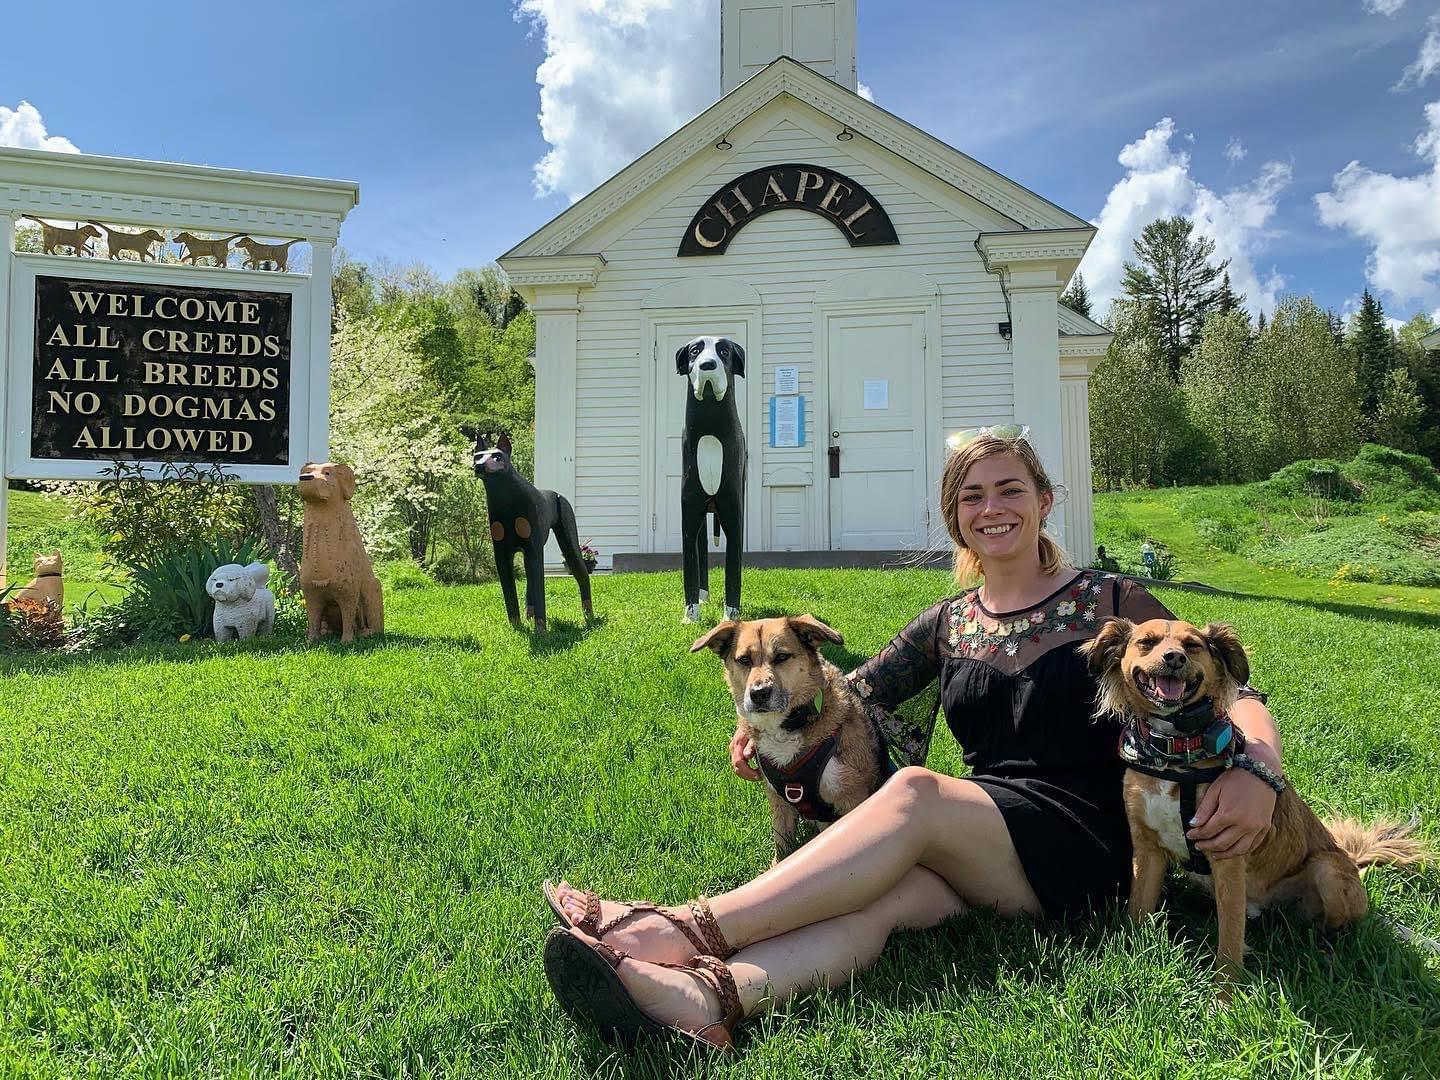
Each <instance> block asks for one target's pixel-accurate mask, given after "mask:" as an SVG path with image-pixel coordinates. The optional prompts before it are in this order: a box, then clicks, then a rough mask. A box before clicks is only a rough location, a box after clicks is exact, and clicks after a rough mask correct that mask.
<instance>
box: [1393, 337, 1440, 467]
mask: <svg viewBox="0 0 1440 1080" xmlns="http://www.w3.org/2000/svg"><path fill="white" fill-rule="evenodd" d="M1434 331H1435V321H1434V320H1433V319H1431V318H1430V316H1428V315H1424V314H1421V315H1416V316H1415V317H1414V318H1413V319H1411V320H1410V321H1409V322H1408V323H1406V324H1405V325H1404V326H1402V327H1401V328H1400V332H1399V333H1398V334H1396V335H1395V337H1396V348H1397V349H1398V350H1399V354H1400V363H1401V364H1403V365H1404V367H1405V370H1406V371H1408V372H1409V373H1410V377H1411V378H1412V379H1414V380H1415V390H1416V393H1418V394H1419V395H1420V399H1421V400H1422V401H1423V402H1424V405H1425V411H1424V413H1423V414H1422V416H1421V417H1420V421H1419V423H1418V424H1417V431H1416V436H1415V442H1416V448H1417V450H1418V452H1419V453H1422V454H1424V455H1425V456H1427V457H1428V458H1429V459H1430V460H1431V461H1433V462H1435V463H1436V465H1437V466H1440V352H1435V351H1432V350H1429V349H1427V348H1425V346H1424V345H1422V344H1421V343H1420V341H1421V339H1422V338H1424V337H1425V336H1426V335H1427V334H1431V333H1433V332H1434Z"/></svg>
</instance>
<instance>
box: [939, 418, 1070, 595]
mask: <svg viewBox="0 0 1440 1080" xmlns="http://www.w3.org/2000/svg"><path fill="white" fill-rule="evenodd" d="M1000 454H1013V455H1014V456H1015V457H1016V458H1017V459H1019V461H1020V464H1022V465H1023V466H1025V471H1026V472H1028V473H1029V474H1030V480H1031V482H1032V483H1034V485H1035V491H1036V493H1037V494H1038V495H1039V496H1040V497H1041V498H1044V497H1045V496H1046V495H1048V496H1050V498H1051V499H1052V500H1053V499H1054V498H1055V485H1054V484H1052V483H1051V482H1050V477H1049V475H1048V474H1047V473H1046V472H1045V466H1044V465H1042V464H1041V463H1040V455H1038V454H1037V453H1035V448H1034V447H1033V446H1031V445H1030V443H1029V442H1028V441H1026V439H1025V438H1024V437H1023V436H1022V437H1020V438H1017V439H1001V438H997V437H996V436H994V435H980V436H978V437H977V438H975V439H973V440H971V441H970V442H968V443H966V444H965V445H964V446H962V447H960V449H958V450H956V451H955V452H954V453H953V454H951V455H950V458H949V460H948V461H946V462H945V471H944V473H942V474H941V477H940V514H941V516H942V517H944V519H945V529H946V531H947V532H949V534H950V539H951V541H953V543H954V545H955V580H956V581H957V582H958V583H959V585H960V587H961V588H964V589H968V588H969V587H970V586H972V585H974V584H975V583H976V582H978V581H980V580H981V579H982V578H983V577H984V576H985V568H984V566H982V565H981V563H980V556H978V555H976V554H975V552H974V551H973V550H972V549H971V548H969V547H967V546H966V544H965V538H964V537H963V536H961V535H960V524H959V510H960V496H961V493H962V490H963V489H962V485H963V484H964V483H965V476H966V474H967V473H969V472H970V469H971V467H972V466H974V465H976V464H977V463H979V462H981V461H984V460H985V459H986V458H991V457H996V456H998V455H1000ZM1051 506H1052V508H1053V506H1054V503H1053V502H1052V503H1051ZM1070 565H1072V564H1071V562H1070V557H1069V556H1068V555H1066V554H1065V549H1064V548H1062V547H1061V546H1060V545H1059V543H1058V542H1056V540H1055V538H1054V537H1052V536H1051V535H1050V534H1049V533H1047V532H1045V530H1044V527H1043V526H1042V527H1041V530H1040V572H1041V573H1042V574H1045V575H1047V576H1049V575H1051V574H1057V573H1059V572H1060V571H1061V570H1063V569H1065V568H1066V567H1067V566H1070Z"/></svg>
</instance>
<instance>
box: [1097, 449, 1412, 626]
mask: <svg viewBox="0 0 1440 1080" xmlns="http://www.w3.org/2000/svg"><path fill="white" fill-rule="evenodd" d="M1095 520H1096V540H1097V542H1098V543H1100V544H1104V545H1105V547H1106V550H1107V552H1108V553H1109V554H1111V555H1112V556H1115V557H1117V558H1119V559H1120V561H1121V563H1122V564H1126V565H1127V566H1128V567H1132V568H1133V567H1136V565H1137V564H1138V562H1139V547H1140V544H1141V543H1142V542H1143V541H1144V540H1146V539H1147V538H1148V539H1151V540H1154V541H1160V542H1162V543H1164V544H1165V545H1166V547H1167V548H1168V549H1169V551H1170V552H1171V554H1173V555H1174V556H1175V559H1176V563H1177V567H1178V575H1177V576H1178V578H1179V579H1181V580H1192V581H1200V582H1203V583H1205V584H1207V585H1212V586H1214V587H1216V588H1219V589H1224V590H1226V591H1231V592H1236V593H1242V594H1248V595H1255V596H1287V597H1291V598H1294V599H1304V600H1314V601H1321V602H1328V603H1340V604H1352V605H1361V606H1373V607H1381V608H1387V609H1393V610H1401V611H1412V612H1416V613H1424V612H1436V611H1440V588H1436V586H1440V476H1437V474H1436V472H1435V470H1434V469H1433V468H1431V467H1430V465H1429V463H1428V462H1426V461H1425V460H1424V459H1423V458H1418V457H1414V456H1412V455H1407V454H1400V453H1398V452H1396V451H1393V450H1388V449H1385V448H1382V447H1374V446H1367V447H1365V448H1364V449H1363V450H1362V451H1361V452H1360V454H1358V455H1357V456H1356V457H1355V458H1354V459H1352V460H1351V461H1348V462H1336V461H1307V462H1297V463H1296V464H1294V465H1291V466H1289V467H1287V468H1286V469H1282V470H1281V471H1280V472H1278V473H1276V474H1275V475H1274V476H1273V477H1272V478H1271V479H1269V480H1266V481H1264V482H1262V483H1258V484H1248V485H1241V486H1234V487H1192V488H1165V489H1157V490H1151V491H1134V492H1106V493H1099V494H1097V495H1096V496H1095Z"/></svg>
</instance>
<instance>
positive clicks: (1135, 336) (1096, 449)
mask: <svg viewBox="0 0 1440 1080" xmlns="http://www.w3.org/2000/svg"><path fill="white" fill-rule="evenodd" d="M1110 319H1111V329H1112V330H1113V331H1114V332H1115V340H1114V341H1113V342H1111V344H1110V348H1109V349H1108V350H1106V353H1105V359H1104V360H1102V361H1101V362H1100V366H1099V367H1098V368H1097V369H1096V371H1095V375H1094V376H1093V377H1092V378H1091V380H1090V444H1091V450H1092V455H1093V460H1094V463H1095V473H1096V479H1097V481H1098V482H1099V484H1100V485H1101V486H1102V487H1104V488H1112V489H1113V488H1119V487H1124V486H1127V485H1133V484H1157V483H1166V482H1168V481H1169V479H1170V471H1171V463H1172V461H1173V460H1174V458H1175V456H1176V451H1177V449H1180V448H1182V447H1183V446H1184V444H1185V443H1186V442H1187V441H1188V439H1187V436H1188V432H1189V430H1190V429H1189V425H1188V424H1186V422H1185V410H1184V403H1183V399H1182V397H1181V395H1180V391H1179V389H1178V388H1177V387H1176V386H1175V384H1174V382H1173V381H1172V380H1171V379H1170V376H1169V373H1168V371H1167V369H1166V362H1165V352H1164V348H1163V346H1162V344H1161V339H1160V334H1159V332H1158V330H1157V328H1156V326H1155V321H1154V313H1153V310H1152V309H1151V307H1150V306H1149V305H1147V304H1139V303H1135V302H1133V301H1125V300H1117V301H1116V302H1115V304H1114V305H1113V306H1112V307H1111V310H1110Z"/></svg>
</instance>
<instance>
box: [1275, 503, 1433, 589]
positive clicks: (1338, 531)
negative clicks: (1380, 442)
mask: <svg viewBox="0 0 1440 1080" xmlns="http://www.w3.org/2000/svg"><path fill="white" fill-rule="evenodd" d="M1254 558H1255V561H1256V562H1258V563H1260V564H1261V565H1263V566H1272V567H1278V568H1282V569H1286V570H1290V571H1292V572H1294V573H1297V574H1301V575H1304V576H1306V577H1326V578H1335V579H1338V580H1342V581H1343V580H1350V581H1373V582H1378V583H1381V584H1386V585H1426V586H1440V514H1434V513H1418V514H1411V515H1406V516H1404V517H1403V518H1391V517H1390V516H1389V515H1388V514H1381V515H1378V516H1377V517H1369V516H1366V517H1363V518H1347V519H1341V520H1340V521H1338V522H1336V523H1335V524H1333V525H1331V526H1330V527H1329V528H1326V529H1322V530H1319V531H1317V532H1312V533H1308V534H1306V535H1304V536H1297V537H1293V538H1290V539H1276V540H1273V541H1271V542H1270V543H1268V544H1265V545H1263V546H1261V547H1260V548H1259V549H1258V550H1257V551H1256V552H1255V555H1254Z"/></svg>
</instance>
